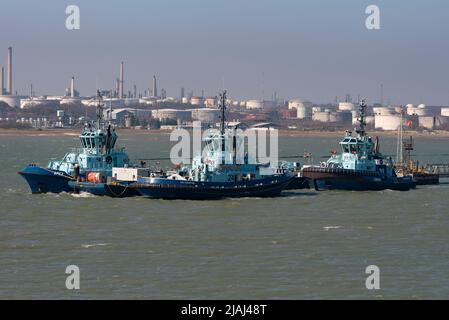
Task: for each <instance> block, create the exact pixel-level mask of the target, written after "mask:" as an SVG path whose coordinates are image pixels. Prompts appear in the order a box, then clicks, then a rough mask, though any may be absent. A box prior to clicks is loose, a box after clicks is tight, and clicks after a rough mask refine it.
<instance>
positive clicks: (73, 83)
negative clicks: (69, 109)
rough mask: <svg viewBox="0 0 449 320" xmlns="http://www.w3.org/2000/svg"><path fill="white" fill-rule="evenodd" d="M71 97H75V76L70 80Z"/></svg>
mask: <svg viewBox="0 0 449 320" xmlns="http://www.w3.org/2000/svg"><path fill="white" fill-rule="evenodd" d="M70 97H71V98H75V77H72V80H71V81H70Z"/></svg>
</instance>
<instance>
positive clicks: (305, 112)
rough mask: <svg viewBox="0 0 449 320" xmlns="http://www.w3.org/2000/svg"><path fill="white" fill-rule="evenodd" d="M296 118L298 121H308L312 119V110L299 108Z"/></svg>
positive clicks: (305, 107) (303, 107)
mask: <svg viewBox="0 0 449 320" xmlns="http://www.w3.org/2000/svg"><path fill="white" fill-rule="evenodd" d="M296 117H297V118H298V119H308V118H310V117H312V108H310V107H307V106H305V105H302V106H298V107H297V108H296Z"/></svg>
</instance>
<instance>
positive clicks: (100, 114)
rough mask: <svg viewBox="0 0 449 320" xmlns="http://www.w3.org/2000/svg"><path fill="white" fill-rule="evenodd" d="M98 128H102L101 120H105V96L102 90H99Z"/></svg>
mask: <svg viewBox="0 0 449 320" xmlns="http://www.w3.org/2000/svg"><path fill="white" fill-rule="evenodd" d="M97 101H98V103H97V129H100V125H101V120H103V97H102V96H101V93H100V90H97Z"/></svg>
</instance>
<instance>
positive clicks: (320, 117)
mask: <svg viewBox="0 0 449 320" xmlns="http://www.w3.org/2000/svg"><path fill="white" fill-rule="evenodd" d="M312 120H313V121H320V122H329V120H330V112H328V111H317V112H314V113H313V115H312Z"/></svg>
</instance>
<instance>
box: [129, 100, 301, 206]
mask: <svg viewBox="0 0 449 320" xmlns="http://www.w3.org/2000/svg"><path fill="white" fill-rule="evenodd" d="M220 98H221V99H220V101H221V103H220V105H221V106H220V107H221V123H220V130H217V131H216V132H214V133H211V134H210V135H208V136H207V137H205V138H204V139H203V141H204V144H205V146H206V151H205V155H204V156H203V157H202V156H195V157H194V158H193V161H192V165H191V167H184V168H181V170H179V171H178V172H177V173H175V174H173V175H171V176H167V177H160V176H157V177H140V178H139V179H138V180H137V182H136V183H134V184H132V185H131V187H135V188H136V189H137V190H138V191H139V192H140V193H141V194H142V195H143V196H146V197H149V198H164V199H189V200H190V199H191V200H209V199H221V198H228V197H275V196H279V195H280V193H281V191H282V190H283V189H284V188H286V187H287V185H288V184H289V183H290V182H291V180H292V178H293V177H292V175H291V173H290V171H289V170H286V169H281V168H270V167H269V164H251V163H248V157H245V159H244V161H241V162H243V163H241V164H240V163H237V161H236V150H237V146H238V145H239V143H243V141H242V140H241V139H240V137H238V135H236V131H235V128H234V129H232V130H230V129H226V124H225V108H226V107H225V103H226V92H223V93H222V94H221V95H220ZM227 141H232V151H230V150H227V148H226V147H227V146H228V144H227V143H226V142H227ZM228 147H229V146H228Z"/></svg>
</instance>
